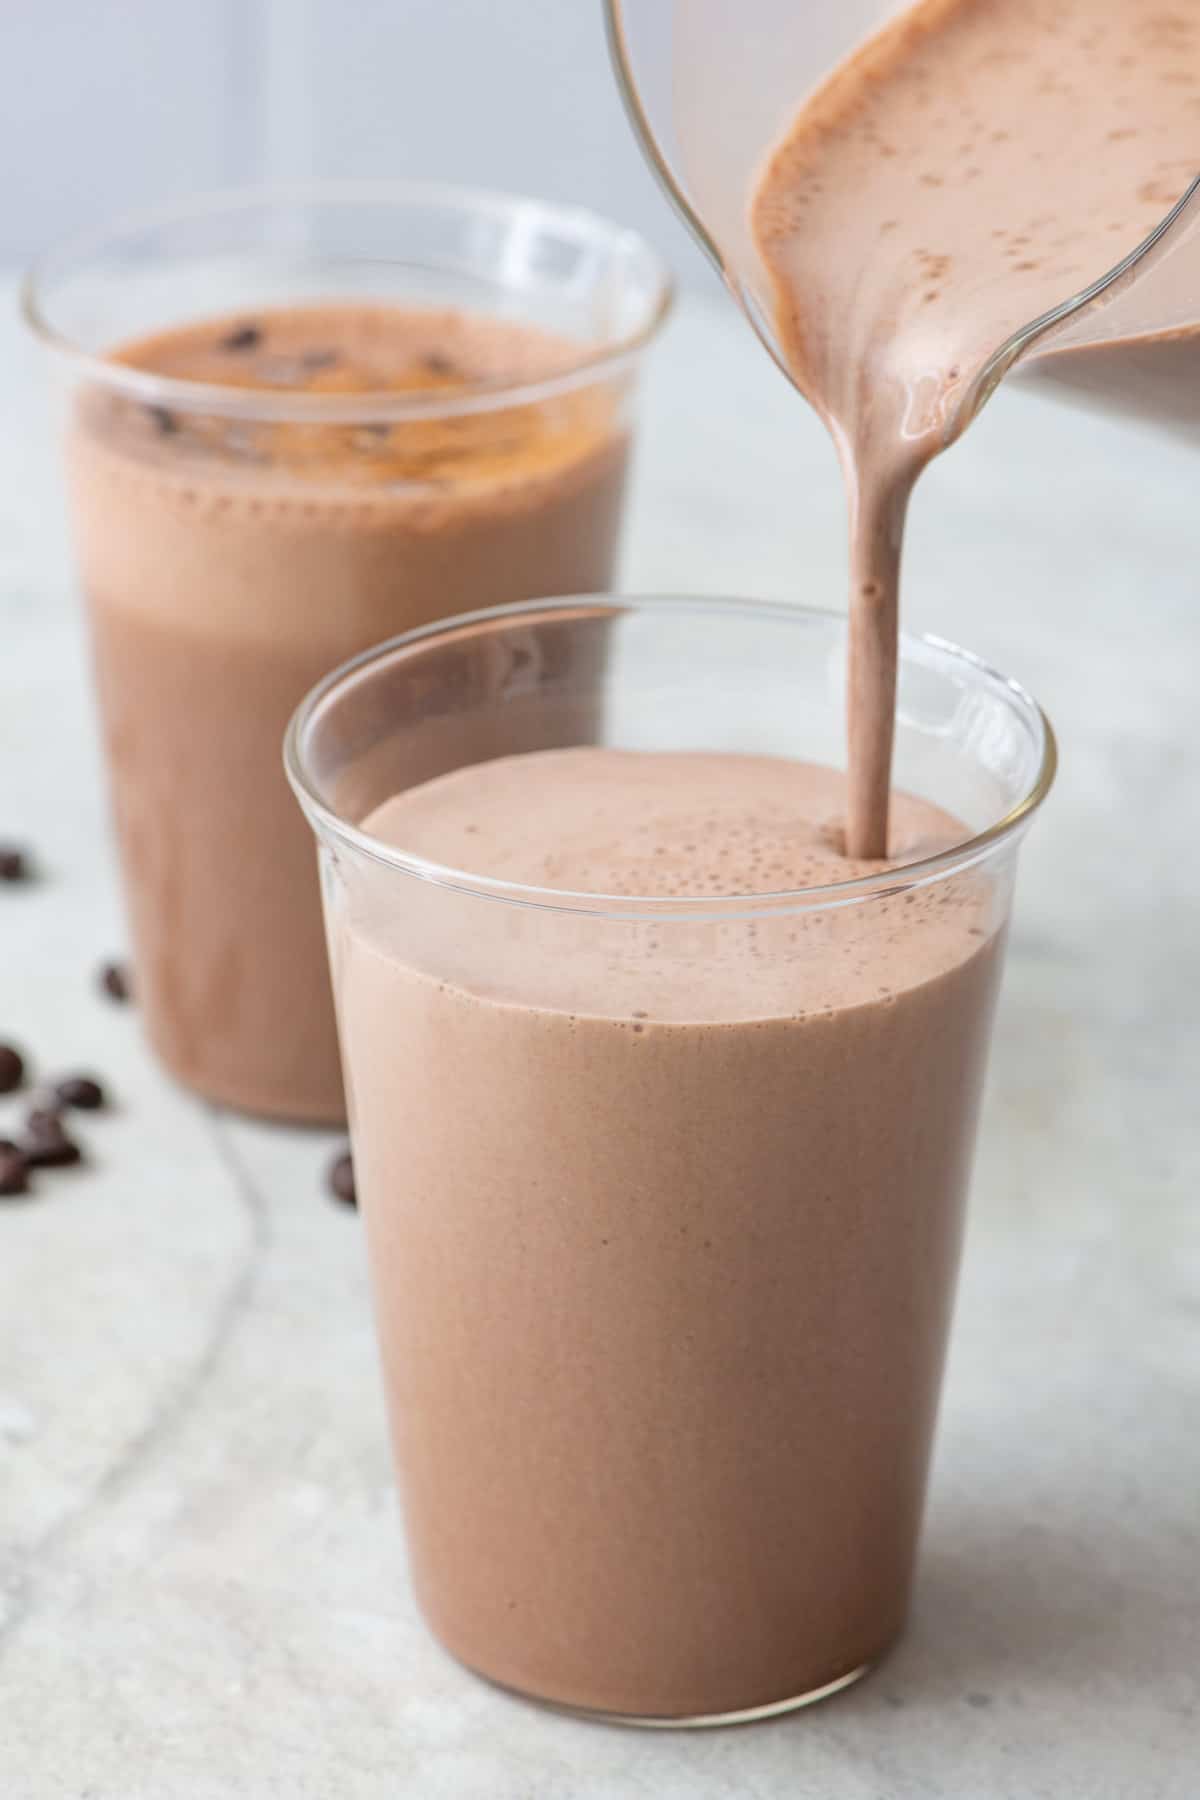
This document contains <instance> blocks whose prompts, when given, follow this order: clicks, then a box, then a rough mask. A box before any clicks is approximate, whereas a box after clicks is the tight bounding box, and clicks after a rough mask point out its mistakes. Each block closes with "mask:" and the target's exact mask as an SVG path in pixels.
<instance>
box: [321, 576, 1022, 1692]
mask: <svg viewBox="0 0 1200 1800" xmlns="http://www.w3.org/2000/svg"><path fill="white" fill-rule="evenodd" d="M846 655H847V627H846V621H845V619H844V618H842V617H839V616H837V615H834V614H828V613H822V612H816V611H806V610H803V609H800V608H791V607H780V606H769V605H758V604H749V603H744V604H743V603H737V602H725V601H718V600H713V601H644V602H643V601H637V602H624V601H621V602H618V601H608V600H604V599H586V600H560V601H553V600H549V601H543V602H540V603H534V604H529V605H525V606H517V607H508V608H499V609H495V610H493V611H489V612H485V613H481V614H476V615H473V616H471V617H468V618H464V619H460V620H456V621H452V622H450V623H447V624H443V625H441V626H435V627H430V628H427V629H425V630H422V631H419V632H416V633H412V634H409V635H408V636H406V637H404V638H402V639H399V640H397V641H396V642H394V643H392V644H390V645H387V646H385V647H383V648H382V649H379V650H376V651H373V652H368V653H367V654H366V655H365V656H363V657H361V658H359V659H358V660H357V661H355V662H352V663H351V664H349V665H348V666H347V667H345V668H344V669H342V670H340V671H338V672H337V673H335V674H334V675H332V676H330V677H329V678H327V679H326V680H325V681H324V682H323V683H322V684H321V685H320V686H319V687H318V688H317V689H316V690H315V691H314V692H313V693H312V694H311V695H310V696H309V697H308V699H307V700H306V701H305V703H304V704H303V706H302V707H301V709H300V711H299V712H298V714H297V715H296V718H295V719H294V721H293V723H292V726H291V729H290V732H289V736H288V740H287V746H286V763H287V768H288V772H289V775H290V778H291V781H292V783H293V786H294V787H295V789H296V791H297V794H298V796H299V799H300V801H301V804H302V806H303V807H304V810H305V811H306V813H307V815H308V817H309V819H310V820H311V822H312V824H313V826H314V828H315V830H316V833H317V836H318V839H319V841H320V845H321V865H322V874H323V889H324V898H325V907H326V915H327V922H328V929H329V941H330V950H331V957H332V965H333V975H334V987H335V991H336V997H337V1005H338V1014H339V1021H340V1028H341V1038H342V1048H343V1053H344V1056H345V1062H346V1070H347V1085H348V1095H349V1103H350V1114H351V1126H352V1131H353V1135H354V1154H355V1167H356V1174H357V1184H358V1192H359V1196H360V1199H361V1203H362V1205H363V1208H364V1212H365V1218H366V1225H367V1232H368V1242H369V1250H370V1260H371V1268H372V1280H373V1287H374V1295H375V1307H376V1315H377V1322H378V1330H379V1336H380V1342H381V1348H382V1355H383V1365H384V1375H385V1384H386V1390H387V1398H388V1405H389V1412H390V1419H391V1428H392V1434H393V1443H394V1449H395V1457H396V1464H397V1470H398V1476H399V1484H400V1488H401V1493H402V1499H403V1507H404V1514H405V1519H406V1526H407V1533H408V1542H409V1547H410V1553H411V1562H412V1569H413V1577H414V1582H415V1586H416V1591H417V1595H418V1598H419V1600H420V1603H421V1605H422V1607H423V1609H424V1611H425V1614H426V1616H427V1618H428V1620H429V1623H430V1624H431V1626H432V1628H433V1630H434V1631H435V1632H436V1634H437V1635H438V1637H439V1638H440V1639H441V1641H442V1642H443V1643H444V1644H445V1645H446V1646H447V1648H448V1649H449V1650H450V1651H451V1652H453V1654H454V1655H455V1656H457V1657H458V1658H459V1659H460V1660H461V1661H462V1662H463V1663H465V1664H466V1665H468V1666H469V1667H470V1668H472V1669H474V1670H476V1671H478V1672H479V1673H481V1674H483V1675H485V1676H487V1677H489V1678H490V1679H491V1680H493V1681H495V1682H498V1683H500V1684H502V1685H504V1686H506V1687H509V1688H511V1689H514V1690H517V1691H519V1692H521V1693H523V1694H526V1695H531V1696H535V1697H538V1698H540V1699H543V1700H547V1701H551V1702H554V1703H557V1704H560V1705H564V1706H568V1707H571V1708H575V1709H580V1710H583V1711H587V1712H591V1713H596V1714H602V1715H606V1716H610V1717H618V1718H622V1719H627V1720H630V1721H635V1722H643V1723H646V1722H649V1723H667V1722H671V1723H680V1724H683V1723H709V1722H724V1721H728V1720H731V1719H736V1718H749V1717H756V1716H764V1715H766V1714H769V1713H772V1712H777V1711H782V1710H785V1709H787V1708H790V1707H794V1706H798V1705H801V1704H803V1703H805V1702H806V1701H810V1700H813V1699H817V1698H819V1697H821V1696H823V1695H825V1694H828V1693H831V1692H833V1691H836V1690H837V1689H838V1688H841V1687H843V1686H845V1685H846V1684H847V1683H849V1682H851V1681H853V1680H855V1679H856V1678H857V1677H858V1676H860V1675H862V1674H863V1673H864V1672H865V1671H866V1670H867V1669H868V1668H870V1666H871V1665H872V1664H873V1663H874V1662H875V1661H876V1660H877V1659H878V1658H879V1657H880V1656H882V1655H883V1653H884V1652H885V1651H886V1650H887V1649H888V1647H889V1646H890V1645H891V1643H892V1642H893V1641H894V1639H895V1638H896V1636H897V1634H898V1633H899V1632H900V1630H901V1628H902V1625H903V1622H904V1618H905V1612H906V1608H907V1605H908V1599H909V1590H910V1583H911V1578H912V1571H913V1562H914V1555H915V1550H916V1544H917V1536H918V1530H919V1524H920V1518H921V1511H922V1504H923V1495H924V1488H925V1479H926V1470H927V1465H928V1459H929V1452H930V1444H931V1438H932V1434H933V1428H934V1422H935V1416H936V1410H937V1402H938V1391H939V1384H940V1378H941V1368H942V1360H943V1352H944V1347H945V1340H946V1332H947V1326H948V1322H949V1317H950V1310H951V1304H952V1299H953V1292H954V1285H955V1277H956V1269H957V1264H958V1256H959V1243H960V1234H961V1227H962V1216H963V1202H964V1196H965V1190H966V1185H967V1178H968V1173H969V1168H970V1163H971V1157H972V1150H973V1141H974V1135H975V1122H976V1114H977V1109H978V1104H979V1097H980V1089H981V1085H982V1080H983V1072H984V1064H985V1060H986V1055H987V1047H988V1038H989V1032H990V1024H991V1015H992V1007H993V1001H994V997H995V992H996V987H997V982H998V979H999V975H1000V969H1001V963H1002V960H1003V952H1004V941H1005V932H1006V924H1007V919H1008V915H1009V907H1010V901H1011V896H1012V887H1013V878H1014V873H1015V865H1016V859H1017V850H1018V846H1019V844H1020V842H1021V839H1022V837H1023V835H1024V832H1025V829H1026V827H1027V825H1028V823H1029V820H1030V818H1031V817H1032V815H1033V813H1034V811H1035V810H1036V808H1037V806H1038V805H1039V804H1040V802H1041V800H1042V799H1043V798H1044V796H1045V794H1046V792H1047V790H1048V788H1049V786H1050V782H1051V780H1052V776H1053V769H1054V745H1053V739H1052V736H1051V733H1050V730H1049V727H1048V725H1047V724H1046V721H1045V719H1044V718H1043V716H1042V714H1041V713H1040V711H1039V710H1038V708H1037V706H1036V705H1035V704H1034V702H1033V701H1032V700H1031V699H1030V698H1029V696H1028V695H1027V694H1025V693H1024V692H1023V691H1022V690H1021V689H1020V688H1019V687H1017V686H1016V685H1015V684H1013V683H1012V682H1010V681H1007V680H1006V679H1004V678H1003V677H1001V676H999V675H997V674H995V673H994V672H993V671H991V670H990V669H988V668H986V667H985V666H984V665H983V664H981V663H979V662H978V661H976V660H975V659H974V658H972V657H970V656H969V655H967V654H966V653H965V652H963V651H960V650H957V649H955V648H953V647H952V646H950V645H948V644H945V643H942V642H940V641H936V640H932V639H916V638H910V637H904V638H902V639H901V644H900V654H899V689H898V691H899V703H898V709H897V718H896V746H895V786H894V789H893V794H892V805H891V809H890V825H889V830H890V838H889V843H888V846H887V854H886V855H885V856H884V857H882V858H879V859H874V860H868V859H864V858H862V857H860V856H852V855H850V854H849V853H848V851H847V844H846V818H847V789H846V779H845V775H844V772H843V771H844V753H843V743H844V712H843V693H844V685H845V662H846Z"/></svg>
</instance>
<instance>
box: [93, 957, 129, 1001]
mask: <svg viewBox="0 0 1200 1800" xmlns="http://www.w3.org/2000/svg"><path fill="white" fill-rule="evenodd" d="M99 981H100V986H101V987H102V988H103V990H104V992H105V993H106V994H107V995H108V997H109V999H110V1000H128V999H129V998H130V996H131V995H132V993H133V983H132V982H131V980H130V978H129V970H128V969H127V968H126V967H125V964H124V963H119V962H106V963H101V965H100V974H99Z"/></svg>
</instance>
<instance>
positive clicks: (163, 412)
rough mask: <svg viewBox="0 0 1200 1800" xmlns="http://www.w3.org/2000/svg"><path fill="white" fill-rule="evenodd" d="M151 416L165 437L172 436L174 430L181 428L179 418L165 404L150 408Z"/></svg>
mask: <svg viewBox="0 0 1200 1800" xmlns="http://www.w3.org/2000/svg"><path fill="white" fill-rule="evenodd" d="M150 417H151V418H152V419H153V420H154V423H155V425H156V427H157V428H158V430H159V431H160V432H161V433H162V435H163V437H170V436H171V434H172V432H175V431H178V430H179V420H178V419H177V418H176V417H175V414H174V413H173V412H171V411H170V410H169V409H168V408H167V407H165V406H152V407H151V408H150Z"/></svg>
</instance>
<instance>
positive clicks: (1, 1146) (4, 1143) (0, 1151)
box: [0, 1137, 21, 1156]
mask: <svg viewBox="0 0 1200 1800" xmlns="http://www.w3.org/2000/svg"><path fill="white" fill-rule="evenodd" d="M20 1154H21V1146H20V1144H14V1143H13V1141H12V1139H11V1138H5V1137H0V1156H20Z"/></svg>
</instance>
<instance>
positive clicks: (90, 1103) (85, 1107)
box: [54, 1075, 104, 1112]
mask: <svg viewBox="0 0 1200 1800" xmlns="http://www.w3.org/2000/svg"><path fill="white" fill-rule="evenodd" d="M54 1092H55V1094H56V1095H57V1096H58V1098H59V1099H60V1100H61V1101H62V1103H63V1105H64V1106H77V1107H79V1109H80V1111H81V1112H95V1111H96V1110H97V1108H99V1107H101V1106H103V1105H104V1089H103V1088H102V1087H101V1086H100V1083H99V1082H98V1081H96V1080H95V1079H94V1078H93V1077H92V1076H91V1075H67V1076H65V1077H64V1079H63V1080H62V1081H60V1082H58V1083H56V1085H55V1089H54Z"/></svg>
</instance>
